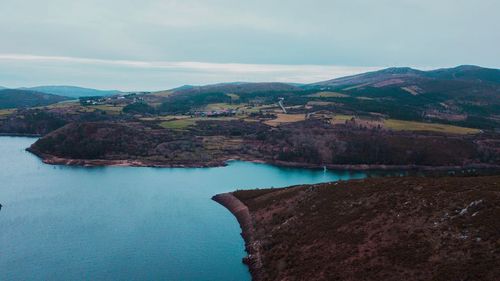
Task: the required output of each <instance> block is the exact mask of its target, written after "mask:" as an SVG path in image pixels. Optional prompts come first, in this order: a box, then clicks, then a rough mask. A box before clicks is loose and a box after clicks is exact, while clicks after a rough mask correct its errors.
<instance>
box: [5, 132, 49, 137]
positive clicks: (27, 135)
mask: <svg viewBox="0 0 500 281" xmlns="http://www.w3.org/2000/svg"><path fill="white" fill-rule="evenodd" d="M0 137H26V138H41V137H42V135H41V134H22V133H0Z"/></svg>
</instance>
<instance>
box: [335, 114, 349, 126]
mask: <svg viewBox="0 0 500 281" xmlns="http://www.w3.org/2000/svg"><path fill="white" fill-rule="evenodd" d="M353 117H354V116H352V115H344V114H335V115H334V116H333V118H332V120H331V121H330V122H331V123H332V125H335V124H344V123H345V121H347V120H351V119H352V118H353Z"/></svg>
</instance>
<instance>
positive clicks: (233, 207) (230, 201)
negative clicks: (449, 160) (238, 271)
mask: <svg viewBox="0 0 500 281" xmlns="http://www.w3.org/2000/svg"><path fill="white" fill-rule="evenodd" d="M212 200H214V201H215V202H217V203H219V204H221V205H222V206H224V207H225V208H226V209H228V210H229V211H230V212H231V213H232V214H233V215H234V216H235V217H236V219H237V220H238V223H239V224H240V227H241V231H242V232H241V236H242V237H243V239H244V240H245V250H246V252H247V253H248V256H246V257H245V258H243V263H245V264H246V265H248V268H249V270H250V273H251V274H252V280H254V281H258V280H263V279H262V259H261V247H260V244H259V242H258V241H257V240H255V230H254V226H253V225H254V223H253V219H252V216H251V215H250V211H249V210H248V207H247V206H246V205H245V204H243V202H241V201H240V200H239V199H238V198H236V197H235V196H234V195H233V194H232V193H223V194H217V195H215V196H214V197H212Z"/></svg>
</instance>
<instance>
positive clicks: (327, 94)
mask: <svg viewBox="0 0 500 281" xmlns="http://www.w3.org/2000/svg"><path fill="white" fill-rule="evenodd" d="M308 97H311V98H347V97H349V96H348V95H346V94H341V93H337V92H319V93H314V94H312V95H308Z"/></svg>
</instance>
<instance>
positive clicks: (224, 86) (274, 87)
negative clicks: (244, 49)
mask: <svg viewBox="0 0 500 281" xmlns="http://www.w3.org/2000/svg"><path fill="white" fill-rule="evenodd" d="M299 90H300V88H299V87H298V86H296V85H292V84H287V83H277V82H267V83H246V82H235V83H220V84H213V85H205V86H188V85H187V86H183V87H179V88H176V89H173V90H171V92H173V93H175V94H202V93H212V92H217V93H224V94H229V93H234V94H241V93H256V92H279V91H292V92H293V91H299Z"/></svg>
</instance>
